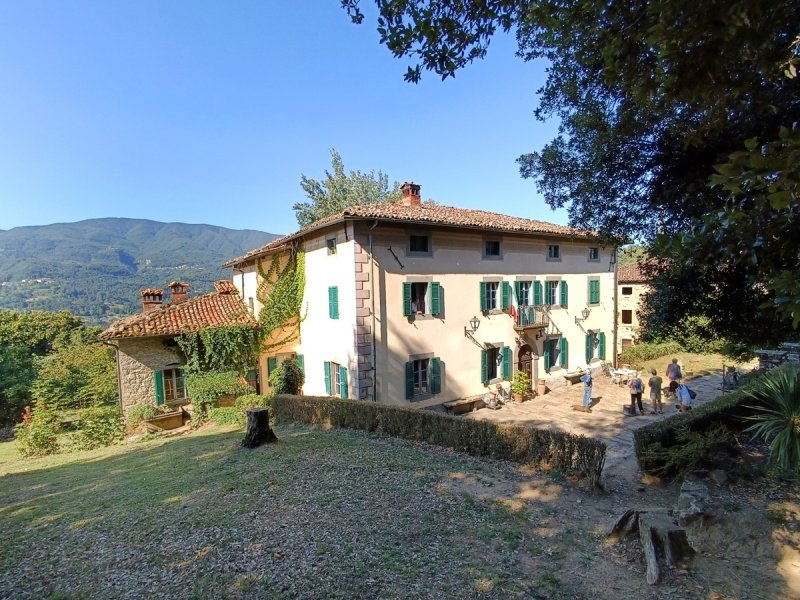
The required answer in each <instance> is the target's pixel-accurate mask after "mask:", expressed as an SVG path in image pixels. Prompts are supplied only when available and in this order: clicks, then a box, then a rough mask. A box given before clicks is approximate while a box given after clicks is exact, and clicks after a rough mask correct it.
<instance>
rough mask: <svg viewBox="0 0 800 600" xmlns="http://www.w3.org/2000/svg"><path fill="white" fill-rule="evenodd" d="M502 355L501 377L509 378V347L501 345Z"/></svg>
mask: <svg viewBox="0 0 800 600" xmlns="http://www.w3.org/2000/svg"><path fill="white" fill-rule="evenodd" d="M502 355H503V359H502V364H503V379H511V348H510V347H508V346H503V349H502Z"/></svg>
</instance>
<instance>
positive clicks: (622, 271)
mask: <svg viewBox="0 0 800 600" xmlns="http://www.w3.org/2000/svg"><path fill="white" fill-rule="evenodd" d="M617 281H618V282H619V283H646V282H648V281H650V278H649V277H647V276H646V275H645V274H644V272H643V271H642V264H641V263H630V264H627V265H625V266H622V267H619V269H617Z"/></svg>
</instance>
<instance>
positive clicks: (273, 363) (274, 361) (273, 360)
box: [267, 356, 278, 377]
mask: <svg viewBox="0 0 800 600" xmlns="http://www.w3.org/2000/svg"><path fill="white" fill-rule="evenodd" d="M277 368H278V357H277V356H270V357H269V358H267V377H269V376H270V375H272V372H273V371H274V370H275V369H277Z"/></svg>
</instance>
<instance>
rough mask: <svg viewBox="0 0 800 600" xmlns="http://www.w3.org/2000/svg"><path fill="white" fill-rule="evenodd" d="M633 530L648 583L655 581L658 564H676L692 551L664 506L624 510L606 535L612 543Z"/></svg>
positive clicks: (689, 555) (657, 575) (674, 565)
mask: <svg viewBox="0 0 800 600" xmlns="http://www.w3.org/2000/svg"><path fill="white" fill-rule="evenodd" d="M637 532H638V534H639V540H640V541H641V543H642V550H643V551H644V559H645V564H646V565H647V583H649V584H650V585H653V584H655V583H658V580H659V579H660V578H661V570H662V565H663V566H667V567H676V566H678V564H679V562H681V561H682V560H684V559H687V558H691V557H692V556H693V555H694V553H695V552H694V549H693V548H692V547H691V546H690V545H689V540H688V539H687V537H686V530H685V529H683V528H682V527H680V526H678V524H677V523H676V522H675V518H674V517H673V516H672V514H671V512H670V511H669V510H667V509H656V510H627V511H625V513H624V514H623V515H622V516H621V517H620V518H619V519H618V520H617V522H616V523H615V524H614V526H613V527H612V528H611V531H610V532H609V534H608V535H607V536H606V538H607V539H608V540H609V541H611V542H612V543H616V542H619V541H621V540H623V539H625V538H627V537H630V536H632V535H635V534H636V533H637Z"/></svg>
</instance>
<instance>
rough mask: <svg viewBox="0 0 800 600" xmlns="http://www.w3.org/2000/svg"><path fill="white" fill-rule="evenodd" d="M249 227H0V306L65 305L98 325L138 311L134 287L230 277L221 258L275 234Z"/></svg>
mask: <svg viewBox="0 0 800 600" xmlns="http://www.w3.org/2000/svg"><path fill="white" fill-rule="evenodd" d="M277 237H278V236H277V235H276V234H273V233H265V232H263V231H255V230H252V229H244V230H238V229H227V228H225V227H217V226H214V225H189V224H186V223H159V222H157V221H148V220H145V219H122V218H107V219H89V220H86V221H78V222H77V223H56V224H53V225H42V226H34V227H15V228H14V229H9V230H7V231H3V230H0V308H9V309H13V310H28V309H39V310H69V311H70V312H72V313H73V314H76V315H79V316H81V317H83V318H84V320H85V321H86V322H87V323H88V324H95V325H105V324H108V323H109V322H111V321H112V320H114V319H116V318H119V317H121V316H125V315H128V314H131V313H134V312H137V311H139V310H141V307H140V304H139V290H140V289H141V288H144V287H164V286H166V284H167V283H168V282H169V281H172V280H176V279H177V280H180V281H188V282H189V283H190V284H191V287H190V289H189V295H190V296H194V295H199V294H202V293H205V292H208V291H211V289H212V286H211V284H212V282H213V281H215V280H217V279H230V277H231V271H230V269H223V268H222V266H221V265H222V263H224V262H225V261H226V260H228V259H231V258H234V257H236V256H240V255H242V254H244V253H246V252H247V251H249V250H252V249H253V248H257V247H258V246H261V245H262V244H265V243H267V242H269V241H270V240H273V239H275V238H277Z"/></svg>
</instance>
